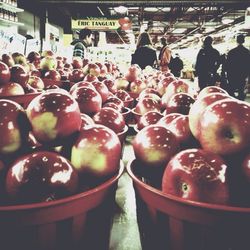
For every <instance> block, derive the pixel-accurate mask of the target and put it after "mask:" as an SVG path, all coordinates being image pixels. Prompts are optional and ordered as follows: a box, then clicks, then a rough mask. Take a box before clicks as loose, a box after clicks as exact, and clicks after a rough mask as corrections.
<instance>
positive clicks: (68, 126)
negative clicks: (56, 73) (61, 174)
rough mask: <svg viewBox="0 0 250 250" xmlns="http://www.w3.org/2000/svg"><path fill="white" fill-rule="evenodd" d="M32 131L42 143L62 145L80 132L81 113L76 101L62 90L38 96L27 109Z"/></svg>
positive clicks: (48, 91) (52, 90)
mask: <svg viewBox="0 0 250 250" xmlns="http://www.w3.org/2000/svg"><path fill="white" fill-rule="evenodd" d="M26 112H27V116H28V118H29V120H30V123H31V125H32V131H33V134H34V136H35V137H36V139H37V140H38V141H39V142H40V143H42V144H43V143H44V144H49V145H60V144H61V143H62V142H63V141H64V140H66V139H67V138H68V137H70V136H71V135H73V134H74V133H75V132H77V131H79V130H80V127H81V123H82V121H81V113H80V110H79V106H78V103H77V102H76V100H75V99H74V98H73V97H71V96H70V94H68V92H67V91H65V90H62V89H51V90H47V91H46V92H44V93H41V94H40V95H38V96H36V97H35V98H34V99H33V100H32V101H31V102H30V103H29V105H28V107H27V110H26Z"/></svg>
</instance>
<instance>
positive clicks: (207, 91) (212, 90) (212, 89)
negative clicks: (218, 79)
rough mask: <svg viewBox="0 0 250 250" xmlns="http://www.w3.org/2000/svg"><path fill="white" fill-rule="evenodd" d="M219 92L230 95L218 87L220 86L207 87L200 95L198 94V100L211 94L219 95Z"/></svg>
mask: <svg viewBox="0 0 250 250" xmlns="http://www.w3.org/2000/svg"><path fill="white" fill-rule="evenodd" d="M218 92H219V93H223V94H226V95H228V93H227V91H226V90H224V89H223V88H221V87H218V86H207V87H205V88H203V89H202V90H201V91H200V92H199V94H198V96H197V99H198V98H203V97H204V96H207V95H208V94H210V93H218Z"/></svg>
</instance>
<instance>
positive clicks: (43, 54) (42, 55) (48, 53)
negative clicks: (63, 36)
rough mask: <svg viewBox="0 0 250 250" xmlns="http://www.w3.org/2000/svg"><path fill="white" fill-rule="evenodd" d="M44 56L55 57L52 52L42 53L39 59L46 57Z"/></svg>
mask: <svg viewBox="0 0 250 250" xmlns="http://www.w3.org/2000/svg"><path fill="white" fill-rule="evenodd" d="M46 56H50V57H55V53H54V52H53V51H52V50H44V51H42V53H41V57H46Z"/></svg>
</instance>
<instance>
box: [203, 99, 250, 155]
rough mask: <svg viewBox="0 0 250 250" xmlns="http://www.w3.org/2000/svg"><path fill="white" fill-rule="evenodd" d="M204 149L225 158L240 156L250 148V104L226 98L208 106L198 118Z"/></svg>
mask: <svg viewBox="0 0 250 250" xmlns="http://www.w3.org/2000/svg"><path fill="white" fill-rule="evenodd" d="M199 124H200V125H199V134H198V139H199V141H200V144H201V146H202V148H204V149H205V150H207V151H211V152H214V153H217V154H220V155H223V156H226V155H232V154H237V153H239V152H241V151H244V150H246V149H247V148H249V145H250V105H249V104H248V103H247V102H243V101H238V100H237V99H234V98H225V99H222V100H219V101H216V102H214V103H212V104H211V105H209V106H208V107H207V108H206V109H205V110H204V112H203V113H202V114H201V116H200V119H199Z"/></svg>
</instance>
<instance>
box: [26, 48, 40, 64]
mask: <svg viewBox="0 0 250 250" xmlns="http://www.w3.org/2000/svg"><path fill="white" fill-rule="evenodd" d="M40 58H41V55H40V54H39V53H38V52H36V51H31V52H30V53H29V54H28V56H27V59H28V61H29V62H31V63H33V62H34V61H36V60H40Z"/></svg>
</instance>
